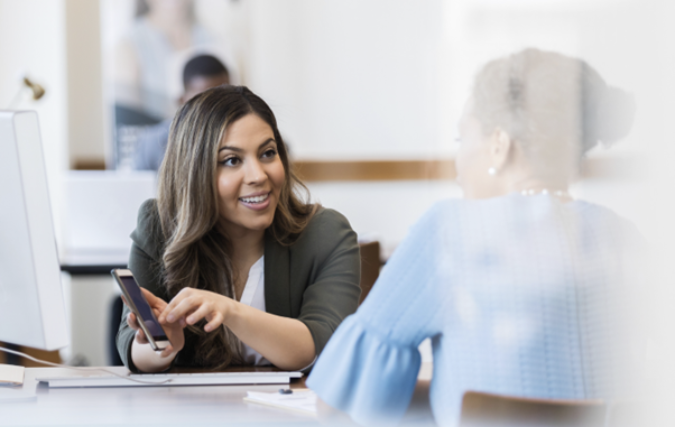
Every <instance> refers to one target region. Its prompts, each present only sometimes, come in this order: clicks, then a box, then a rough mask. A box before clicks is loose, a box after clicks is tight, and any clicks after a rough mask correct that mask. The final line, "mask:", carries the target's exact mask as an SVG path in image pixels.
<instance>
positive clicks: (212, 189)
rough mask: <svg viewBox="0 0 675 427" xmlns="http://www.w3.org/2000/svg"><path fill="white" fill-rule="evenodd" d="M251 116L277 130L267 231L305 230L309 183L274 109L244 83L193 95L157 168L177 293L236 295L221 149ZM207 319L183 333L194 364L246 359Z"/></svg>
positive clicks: (169, 286) (170, 280)
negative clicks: (220, 184)
mask: <svg viewBox="0 0 675 427" xmlns="http://www.w3.org/2000/svg"><path fill="white" fill-rule="evenodd" d="M248 114H255V115H257V116H258V117H260V118H261V119H262V120H264V121H265V122H266V123H267V124H268V125H269V126H270V128H272V131H273V132H274V139H275V140H276V142H277V149H278V153H279V157H280V159H281V162H282V163H283V166H284V171H285V176H286V179H285V182H284V185H283V187H282V188H281V192H280V196H279V204H278V205H277V209H276V212H275V215H274V220H273V222H272V225H271V226H270V227H269V228H268V230H267V232H268V233H269V234H270V235H271V236H272V238H274V239H276V240H277V241H278V242H279V243H281V244H283V245H289V244H291V243H293V241H294V240H295V238H296V237H297V236H298V235H299V234H300V233H301V232H302V231H303V230H304V228H305V227H306V225H307V224H308V222H309V220H310V219H311V217H312V215H313V214H314V212H315V211H316V208H317V207H316V206H315V205H311V204H308V203H306V202H305V201H303V200H301V198H300V193H301V192H302V191H303V190H304V194H305V199H308V196H309V192H308V191H307V187H305V186H304V184H302V182H301V181H300V180H299V179H298V178H297V177H296V176H295V174H294V173H293V170H292V169H291V166H290V163H289V159H288V151H287V149H286V145H285V144H284V142H283V139H282V138H281V135H280V134H279V129H278V128H277V122H276V119H275V117H274V113H272V110H271V109H270V108H269V106H268V105H267V104H266V103H265V101H263V100H262V99H261V98H260V97H258V96H257V95H255V94H254V93H253V92H251V91H250V90H249V89H248V88H246V87H244V86H230V85H224V86H218V87H215V88H212V89H209V90H207V91H205V92H203V93H201V94H199V95H197V96H195V97H194V98H192V99H191V100H190V101H188V102H187V103H186V104H185V105H183V107H182V108H181V109H180V110H179V111H178V113H177V114H176V116H175V118H174V120H173V123H172V124H171V130H170V132H169V142H168V146H167V151H166V156H165V159H164V162H163V163H162V167H161V169H160V172H159V191H158V193H159V194H158V197H157V206H158V210H159V219H160V223H161V229H162V233H163V236H164V240H165V242H166V243H165V249H164V254H163V258H162V261H163V266H162V267H163V268H162V270H163V271H162V277H163V283H164V286H165V287H166V290H167V294H168V296H169V297H170V298H173V297H174V296H175V295H176V294H177V293H178V292H179V291H180V290H181V289H183V288H186V287H190V288H198V289H205V290H208V291H212V292H217V293H219V294H221V295H225V296H227V297H230V298H234V290H233V280H232V277H233V274H232V273H233V272H232V264H231V262H230V260H231V257H230V242H229V239H228V236H227V234H226V233H225V232H224V230H223V229H222V227H221V226H220V225H219V224H220V221H219V220H220V216H221V215H220V212H219V203H218V199H219V196H218V189H217V184H216V179H217V173H218V148H219V146H220V142H221V140H222V138H223V135H224V133H225V131H226V129H227V128H228V126H230V125H231V124H232V123H234V122H236V121H237V120H239V119H241V118H242V117H244V116H246V115H248ZM203 325H204V322H201V323H199V324H197V325H194V326H191V327H189V328H188V330H187V331H186V347H187V344H188V343H190V345H194V347H195V348H194V357H195V361H196V363H197V364H199V365H202V366H205V367H211V368H214V369H219V368H222V367H224V366H226V365H228V364H230V363H234V364H237V363H240V362H241V351H242V347H241V342H240V341H239V339H237V337H236V336H235V335H234V334H233V333H232V332H231V331H229V330H228V329H227V328H226V327H222V328H217V329H216V330H215V331H212V332H210V333H206V332H204V330H203Z"/></svg>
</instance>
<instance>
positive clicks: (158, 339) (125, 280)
mask: <svg viewBox="0 0 675 427" xmlns="http://www.w3.org/2000/svg"><path fill="white" fill-rule="evenodd" d="M110 273H111V274H112V275H113V277H114V278H115V280H116V281H117V284H118V285H119V287H120V288H121V289H122V293H123V294H124V298H125V299H126V300H127V305H128V306H129V308H130V309H131V311H132V312H133V313H134V314H135V315H136V319H137V320H138V325H139V326H140V327H141V329H142V330H143V332H144V333H145V336H146V337H147V339H148V342H149V343H150V347H152V349H153V350H155V351H162V350H164V349H165V348H166V347H167V346H168V345H169V339H168V338H167V336H166V333H165V332H164V329H163V328H162V325H160V324H159V321H158V320H157V317H156V316H155V313H153V311H152V308H151V307H150V304H148V301H147V300H146V299H145V297H144V296H143V292H141V288H140V286H138V283H136V279H135V278H134V275H133V273H131V270H127V269H122V268H116V269H114V270H112V271H111V272H110Z"/></svg>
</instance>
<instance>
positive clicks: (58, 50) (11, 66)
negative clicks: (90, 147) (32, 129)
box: [0, 0, 68, 239]
mask: <svg viewBox="0 0 675 427" xmlns="http://www.w3.org/2000/svg"><path fill="white" fill-rule="evenodd" d="M23 75H28V76H29V77H30V78H31V79H33V80H34V81H35V82H37V83H39V84H41V85H42V86H44V88H45V90H46V94H45V95H44V97H43V98H42V99H40V100H39V101H33V100H32V98H31V96H30V91H28V90H26V91H23V92H22V96H21V97H20V100H19V103H18V104H16V105H15V107H14V109H26V110H35V111H37V113H38V117H39V120H40V128H41V129H40V130H41V132H42V142H43V147H44V153H45V162H46V167H47V176H48V179H49V190H50V193H51V200H52V205H53V209H52V210H53V212H54V214H55V215H56V221H55V224H56V226H57V234H58V233H59V230H60V228H59V227H58V225H59V224H60V220H59V217H58V213H59V207H60V202H61V200H62V188H61V180H60V176H61V173H62V172H63V171H65V170H66V169H67V167H68V143H67V141H68V140H67V136H68V125H67V121H68V108H67V107H68V104H67V85H66V37H65V9H64V1H63V0H21V1H17V0H0V109H6V108H7V107H8V106H9V104H10V103H11V102H12V99H14V96H15V94H16V93H17V91H18V90H19V89H20V88H21V87H23V86H22V83H21V78H22V77H23ZM57 237H58V238H59V239H60V236H57Z"/></svg>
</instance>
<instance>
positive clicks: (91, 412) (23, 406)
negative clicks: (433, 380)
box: [0, 368, 433, 427]
mask: <svg viewBox="0 0 675 427" xmlns="http://www.w3.org/2000/svg"><path fill="white" fill-rule="evenodd" d="M56 371H60V372H63V370H62V369H60V368H27V369H26V378H25V381H24V388H26V391H29V390H30V388H31V387H32V388H35V390H36V393H35V396H34V397H28V398H24V399H13V400H3V399H0V426H14V425H19V426H24V425H30V426H41V425H60V426H85V425H86V426H91V425H96V426H98V425H105V426H148V425H162V426H178V425H180V426H199V427H203V426H211V425H218V426H224V425H227V426H232V425H246V426H252V425H255V426H268V425H275V426H276V425H286V426H319V425H325V424H321V423H320V422H319V420H318V419H316V418H314V417H311V416H308V415H304V414H302V413H295V412H292V411H288V410H284V409H277V408H273V407H266V406H262V405H256V404H253V403H246V402H244V401H243V398H244V396H245V395H246V392H247V391H249V390H252V391H263V392H276V391H278V390H279V388H282V387H283V386H279V385H270V386H202V387H120V388H72V389H49V388H48V387H47V386H46V384H43V383H40V384H38V383H37V382H36V380H35V378H36V377H45V376H51V375H49V374H53V373H54V372H56ZM60 372H59V373H60ZM71 372H72V371H71ZM426 375H427V374H425V372H424V369H423V372H421V375H420V378H423V377H425V376H426ZM427 387H428V383H427ZM418 388H419V387H418ZM427 390H428V389H427ZM425 392H427V393H428V391H425ZM422 399H424V398H422ZM404 421H405V422H404V423H403V424H404V425H405V424H408V425H411V424H414V425H430V424H431V423H432V422H433V421H432V419H431V415H430V413H429V410H428V403H427V404H426V406H425V404H422V405H419V404H417V405H416V404H415V403H414V402H413V405H411V410H410V411H409V415H407V416H406V419H405V420H404Z"/></svg>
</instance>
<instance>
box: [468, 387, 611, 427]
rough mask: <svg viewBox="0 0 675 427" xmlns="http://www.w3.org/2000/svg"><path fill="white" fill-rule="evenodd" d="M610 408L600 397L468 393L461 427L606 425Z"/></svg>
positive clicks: (578, 426) (585, 426)
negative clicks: (539, 396) (565, 397)
mask: <svg viewBox="0 0 675 427" xmlns="http://www.w3.org/2000/svg"><path fill="white" fill-rule="evenodd" d="M606 414H607V408H606V405H605V403H604V402H602V401H599V400H553V399H527V398H520V397H513V396H503V395H496V394H489V393H478V392H472V391H469V392H466V393H465V394H464V397H463V399H462V413H461V418H460V423H459V425H460V426H461V427H497V426H498V427H516V426H518V427H535V426H536V427H603V426H604V425H605V422H606Z"/></svg>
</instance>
